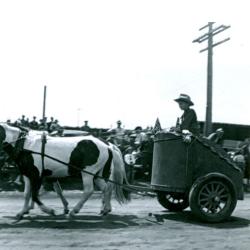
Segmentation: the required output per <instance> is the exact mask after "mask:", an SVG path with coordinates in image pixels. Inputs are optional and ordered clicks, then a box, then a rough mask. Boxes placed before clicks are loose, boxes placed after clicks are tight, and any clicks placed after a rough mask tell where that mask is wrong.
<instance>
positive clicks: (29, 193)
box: [16, 176, 31, 220]
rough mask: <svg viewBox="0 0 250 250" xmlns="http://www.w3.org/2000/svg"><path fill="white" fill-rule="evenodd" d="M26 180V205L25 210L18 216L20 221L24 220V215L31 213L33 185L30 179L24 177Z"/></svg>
mask: <svg viewBox="0 0 250 250" xmlns="http://www.w3.org/2000/svg"><path fill="white" fill-rule="evenodd" d="M23 179H24V205H23V209H22V210H21V211H20V212H19V213H18V214H17V215H16V218H17V219H18V220H20V219H22V217H23V215H24V214H27V213H29V210H30V208H29V201H30V197H31V184H30V179H29V178H28V177H27V176H23Z"/></svg>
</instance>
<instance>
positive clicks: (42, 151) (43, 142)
mask: <svg viewBox="0 0 250 250" xmlns="http://www.w3.org/2000/svg"><path fill="white" fill-rule="evenodd" d="M46 143H47V138H46V134H45V133H43V134H42V145H41V158H42V172H43V171H44V158H45V145H46Z"/></svg>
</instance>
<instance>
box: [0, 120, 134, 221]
mask: <svg viewBox="0 0 250 250" xmlns="http://www.w3.org/2000/svg"><path fill="white" fill-rule="evenodd" d="M0 144H1V145H2V147H3V150H5V151H6V152H7V154H9V156H10V158H12V159H13V160H14V161H15V162H16V164H17V166H18V168H19V170H20V172H21V174H22V175H23V176H24V183H25V189H24V198H25V199H24V206H23V209H22V210H21V211H20V212H19V213H18V214H17V218H18V219H21V218H22V217H23V215H24V214H26V213H28V212H29V209H30V206H29V200H30V198H32V201H33V202H35V203H36V204H37V205H38V206H39V207H40V209H41V210H42V211H43V212H45V213H47V214H50V215H55V211H54V210H53V209H52V208H49V207H47V206H45V205H44V203H43V202H42V201H41V200H40V197H39V189H40V187H41V183H42V179H43V177H46V178H51V179H52V180H53V179H54V180H57V179H59V178H63V177H67V176H73V175H81V176H82V182H83V194H82V196H81V199H80V201H79V202H78V203H77V204H76V205H75V206H74V208H73V209H72V210H71V211H70V213H69V215H70V216H75V215H76V214H77V213H78V212H79V211H80V209H81V208H82V207H83V205H84V203H85V202H86V201H87V200H88V198H89V197H90V196H91V194H92V193H93V192H94V183H95V184H96V185H97V186H98V187H99V188H100V190H101V191H102V193H103V197H102V208H101V214H103V215H105V214H107V213H109V212H110V211H111V195H112V190H114V191H115V198H116V199H117V201H118V202H119V203H120V204H122V203H126V202H128V201H129V199H130V196H129V192H128V191H127V190H126V189H125V188H124V187H123V184H128V182H127V178H126V172H125V167H124V162H123V158H122V154H121V152H120V150H119V149H118V148H117V147H116V146H115V145H113V144H110V143H107V142H105V141H103V140H100V139H98V138H95V137H94V136H91V135H87V136H75V137H52V136H49V135H44V134H42V136H41V132H40V134H39V133H37V132H34V131H32V130H31V131H30V132H26V133H23V131H22V129H21V128H18V127H13V126H9V125H7V124H5V123H0ZM103 177H105V179H104V178H103ZM54 188H55V191H56V192H57V193H58V194H59V196H60V197H61V199H62V201H63V204H64V208H67V201H66V200H65V198H64V197H63V195H62V192H61V189H60V185H59V182H55V185H54Z"/></svg>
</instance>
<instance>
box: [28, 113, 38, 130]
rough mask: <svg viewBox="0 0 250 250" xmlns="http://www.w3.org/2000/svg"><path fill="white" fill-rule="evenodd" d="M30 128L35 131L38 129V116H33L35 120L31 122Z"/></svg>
mask: <svg viewBox="0 0 250 250" xmlns="http://www.w3.org/2000/svg"><path fill="white" fill-rule="evenodd" d="M29 126H30V128H31V129H34V130H36V129H38V126H39V124H38V122H37V120H36V116H33V120H32V121H31V122H30V124H29Z"/></svg>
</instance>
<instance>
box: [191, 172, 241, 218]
mask: <svg viewBox="0 0 250 250" xmlns="http://www.w3.org/2000/svg"><path fill="white" fill-rule="evenodd" d="M236 203H237V198H236V192H235V189H234V187H233V184H232V183H231V182H230V181H228V180H226V179H223V178H216V177H214V178H209V179H206V180H203V181H199V182H197V183H195V184H194V185H193V187H192V188H191V190H190V193H189V204H190V208H191V211H192V212H193V213H194V214H195V215H196V216H197V217H198V218H199V219H201V220H203V221H206V222H221V221H223V220H225V219H226V218H227V217H229V216H230V215H231V214H232V212H233V210H234V208H235V206H236Z"/></svg>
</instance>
